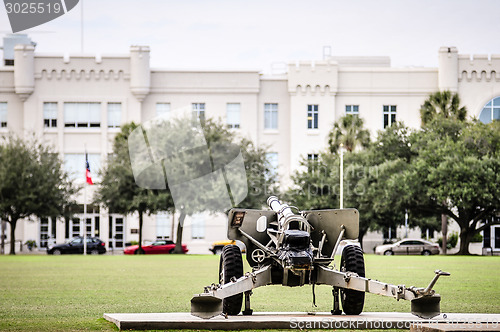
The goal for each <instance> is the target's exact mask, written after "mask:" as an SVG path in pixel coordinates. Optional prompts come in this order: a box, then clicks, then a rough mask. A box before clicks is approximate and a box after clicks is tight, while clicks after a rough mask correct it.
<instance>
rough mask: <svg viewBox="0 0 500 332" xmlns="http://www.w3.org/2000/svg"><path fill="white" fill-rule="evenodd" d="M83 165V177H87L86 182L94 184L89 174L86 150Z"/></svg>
mask: <svg viewBox="0 0 500 332" xmlns="http://www.w3.org/2000/svg"><path fill="white" fill-rule="evenodd" d="M85 166H86V169H85V177H86V178H87V183H88V184H94V182H92V176H91V175H90V165H89V156H88V154H87V152H85Z"/></svg>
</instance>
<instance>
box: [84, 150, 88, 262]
mask: <svg viewBox="0 0 500 332" xmlns="http://www.w3.org/2000/svg"><path fill="white" fill-rule="evenodd" d="M83 186H84V187H83V255H84V256H86V255H87V145H85V182H84V184H83Z"/></svg>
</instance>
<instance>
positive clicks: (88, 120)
mask: <svg viewBox="0 0 500 332" xmlns="http://www.w3.org/2000/svg"><path fill="white" fill-rule="evenodd" d="M64 126H65V127H79V128H86V127H100V126H101V103H64Z"/></svg>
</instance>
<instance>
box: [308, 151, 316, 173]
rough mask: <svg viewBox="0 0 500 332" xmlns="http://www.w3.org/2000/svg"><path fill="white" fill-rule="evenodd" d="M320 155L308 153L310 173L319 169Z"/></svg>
mask: <svg viewBox="0 0 500 332" xmlns="http://www.w3.org/2000/svg"><path fill="white" fill-rule="evenodd" d="M318 161H319V155H318V154H317V153H309V154H307V171H308V172H309V173H312V172H316V171H317V170H318Z"/></svg>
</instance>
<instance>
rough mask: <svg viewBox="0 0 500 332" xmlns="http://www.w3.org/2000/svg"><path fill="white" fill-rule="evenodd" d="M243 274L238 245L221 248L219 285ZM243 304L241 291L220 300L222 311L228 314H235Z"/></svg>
mask: <svg viewBox="0 0 500 332" xmlns="http://www.w3.org/2000/svg"><path fill="white" fill-rule="evenodd" d="M241 276H243V259H242V258H241V250H240V248H239V247H238V246H236V245H233V244H229V245H227V246H225V247H224V248H223V249H222V254H221V256H220V264H219V282H220V284H221V285H224V284H226V283H229V282H230V281H231V278H233V277H235V278H236V279H238V278H240V277H241ZM242 304H243V293H240V294H236V295H233V296H230V297H226V298H225V299H223V300H222V312H224V313H225V314H228V315H237V314H239V313H240V311H241V305H242Z"/></svg>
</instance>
